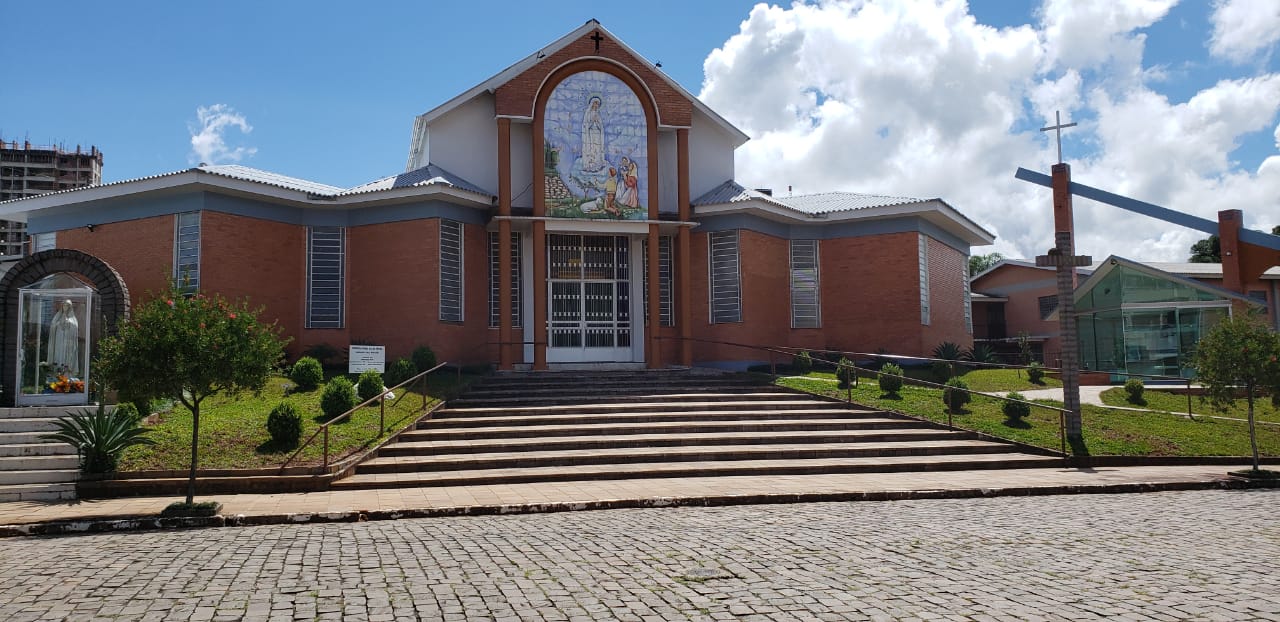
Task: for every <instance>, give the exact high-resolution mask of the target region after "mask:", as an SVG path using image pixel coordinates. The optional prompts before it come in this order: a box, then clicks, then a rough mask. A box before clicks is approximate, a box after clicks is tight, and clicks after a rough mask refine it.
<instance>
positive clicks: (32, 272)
mask: <svg viewBox="0 0 1280 622" xmlns="http://www.w3.org/2000/svg"><path fill="white" fill-rule="evenodd" d="M57 274H70V275H74V276H77V277H79V279H80V280H82V281H84V282H85V283H87V284H89V285H90V286H92V287H93V289H94V290H95V291H96V293H97V297H98V300H99V302H98V304H97V310H96V312H95V315H97V316H98V318H100V319H101V327H102V328H101V332H100V334H99V335H98V337H101V336H103V335H114V334H116V329H117V327H118V326H119V323H120V322H121V321H122V320H125V319H128V317H129V289H128V287H127V286H126V285H125V282H124V279H122V278H121V277H120V273H119V272H116V270H115V268H112V267H111V265H110V264H108V263H107V262H105V261H103V260H101V259H99V258H97V257H94V256H93V255H90V254H88V253H84V252H81V251H77V250H72V249H64V248H59V249H53V250H47V251H42V252H39V253H35V254H33V255H30V256H28V257H26V258H24V259H22V260H21V261H19V262H18V263H17V264H15V265H14V266H13V267H12V268H10V269H9V271H8V272H7V273H5V275H4V278H0V297H3V302H2V303H0V329H2V330H3V339H2V340H0V386H3V391H0V405H4V406H13V405H14V403H15V400H16V396H17V390H18V388H19V387H17V386H16V383H17V373H18V369H17V360H18V348H19V345H20V341H21V331H20V327H19V311H18V309H19V305H18V300H19V293H20V291H21V290H22V289H23V288H25V287H28V286H30V285H33V284H35V283H37V282H38V281H40V280H42V279H45V278H46V277H49V276H52V275H57ZM97 346H98V344H97V338H94V339H93V340H92V341H91V342H90V344H89V348H90V357H89V358H90V359H91V360H92V358H93V357H95V356H96V355H97Z"/></svg>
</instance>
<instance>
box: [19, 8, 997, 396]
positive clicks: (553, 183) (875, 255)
mask: <svg viewBox="0 0 1280 622" xmlns="http://www.w3.org/2000/svg"><path fill="white" fill-rule="evenodd" d="M412 136H413V137H412V145H411V148H410V152H409V155H408V163H407V166H406V167H405V171H404V172H402V173H398V174H394V175H390V176H388V177H385V178H382V179H378V180H375V181H371V182H369V183H366V184H363V185H360V186H356V187H353V188H340V187H335V186H330V185H326V184H323V183H316V182H311V181H306V180H302V179H296V178H291V177H286V176H282V175H278V174H274V173H270V172H266V171H262V170H257V169H253V168H248V167H245V166H237V165H211V166H205V165H202V166H198V167H195V168H190V169H186V170H180V171H176V172H172V173H165V174H160V175H155V176H151V177H144V178H140V179H132V180H128V181H121V182H114V183H109V184H103V185H96V186H91V187H87V188H79V189H74V190H66V191H59V192H53V193H50V194H45V195H41V196H36V197H29V198H24V199H19V200H14V201H7V202H4V203H0V218H3V219H15V220H25V221H26V222H27V226H28V230H29V232H30V233H31V234H32V251H33V254H32V255H31V256H30V257H28V258H27V259H25V260H23V262H20V263H19V265H18V266H15V268H14V270H15V271H16V273H15V272H13V271H11V274H10V275H9V277H7V278H6V281H5V282H6V283H9V285H10V286H26V285H31V284H32V283H34V282H35V278H36V277H37V276H40V277H41V278H47V274H45V273H47V272H50V271H52V270H53V268H51V267H50V266H60V267H58V268H57V269H58V270H61V271H65V272H69V273H83V272H86V271H90V270H110V271H111V272H112V273H113V274H115V275H118V279H119V281H121V283H122V286H123V289H124V290H125V291H126V293H125V294H123V295H124V296H125V297H126V298H127V299H129V300H130V301H131V302H132V303H133V304H137V303H138V302H139V301H141V300H144V299H146V298H147V297H148V293H149V292H152V293H154V292H159V291H162V290H164V289H165V288H166V287H168V285H169V284H170V283H176V284H177V285H178V286H179V287H181V288H185V289H188V290H190V291H197V290H198V291H206V292H218V293H220V294H222V295H224V296H226V297H229V298H248V299H249V301H250V304H251V305H253V306H258V305H262V306H264V312H263V315H262V317H263V319H265V320H266V321H276V322H278V323H279V324H280V325H281V326H282V327H283V329H284V333H285V334H286V335H288V336H291V337H292V338H293V343H292V344H291V345H290V354H291V355H293V356H296V355H297V354H298V353H299V352H301V351H302V350H305V349H306V348H307V347H309V346H312V345H316V344H322V343H324V344H330V345H332V346H334V347H337V348H339V349H342V348H343V347H344V346H346V345H347V344H350V343H365V344H378V345H384V346H386V348H387V357H388V360H391V359H394V358H397V357H401V356H407V355H408V354H409V353H410V351H412V350H413V349H414V348H415V347H417V346H419V345H429V346H430V347H431V348H432V349H434V350H435V352H436V353H437V355H438V357H439V359H440V360H442V361H451V362H461V363H466V364H472V363H492V364H494V365H495V366H497V367H498V368H499V369H535V370H538V369H549V368H550V369H554V368H556V367H563V366H565V365H566V364H603V363H609V364H619V366H620V367H627V366H633V367H635V368H642V367H648V368H658V367H665V366H670V365H695V364H698V365H718V366H723V367H734V366H738V367H740V366H744V365H746V364H748V363H749V362H756V361H761V360H767V355H765V354H764V353H762V352H761V351H758V350H752V349H747V348H743V347H740V346H737V345H733V344H748V345H754V346H774V347H776V346H787V347H796V348H812V349H825V348H829V349H840V350H848V351H860V352H876V351H878V350H884V351H889V352H893V353H901V354H925V353H928V352H930V351H931V350H932V349H933V348H934V347H935V346H936V345H937V344H939V343H941V342H944V341H952V342H956V343H959V344H961V345H962V346H969V345H971V344H972V342H973V328H972V318H971V316H970V304H969V290H968V284H969V280H968V278H967V277H968V274H967V265H968V262H967V260H968V256H969V254H970V248H971V247H972V246H975V245H978V246H980V245H987V244H990V243H992V242H993V239H994V238H993V236H992V234H991V233H989V232H988V231H986V230H984V229H983V228H982V227H980V226H979V225H977V224H975V223H974V222H973V221H971V220H969V219H968V218H966V217H965V216H964V215H963V214H962V213H961V212H960V211H958V210H957V209H955V208H954V207H952V206H951V205H948V204H947V203H946V202H945V201H943V200H942V199H938V198H930V199H914V198H905V197H891V196H877V195H868V194H855V193H850V192H824V193H819V194H804V195H796V196H791V195H790V194H789V193H780V192H770V191H769V190H763V189H750V188H745V187H743V186H742V185H741V184H739V183H738V182H737V181H735V179H734V151H735V149H736V148H737V147H739V146H741V145H742V144H743V143H745V142H746V141H747V140H748V137H747V136H746V135H744V134H743V133H742V132H741V131H740V130H738V129H737V128H735V127H734V126H733V125H732V124H731V123H729V122H728V121H726V120H725V119H724V118H723V117H721V116H720V115H718V114H716V112H715V111H714V110H711V109H710V108H708V107H707V106H706V105H705V104H703V103H702V102H701V101H699V100H698V99H697V98H696V97H694V96H693V95H692V94H691V93H689V92H688V91H686V90H685V89H684V88H682V87H681V86H680V85H679V84H677V83H676V82H675V81H673V80H672V79H671V78H669V77H668V76H666V75H665V74H663V73H662V71H661V70H660V69H659V68H657V67H656V66H655V65H653V64H652V63H650V62H649V61H647V60H645V58H644V57H643V56H641V55H640V54H637V53H636V52H635V51H633V50H632V49H631V48H629V47H627V45H625V44H624V43H622V42H621V41H619V40H618V39H617V38H616V37H615V36H614V35H613V34H612V33H610V32H609V31H608V30H606V29H605V28H604V27H602V26H601V25H600V24H599V23H598V22H596V21H594V20H593V21H589V22H587V23H586V24H584V25H583V26H581V27H579V28H577V29H576V30H574V31H573V32H570V33H569V34H567V35H565V36H564V37H561V38H560V39H558V40H556V41H555V42H553V43H551V44H549V45H548V46H546V47H545V48H542V49H541V50H540V51H538V52H536V53H535V54H532V55H530V56H528V57H526V58H524V59H521V60H519V61H518V62H516V63H515V64H513V65H511V66H510V67H508V68H507V69H505V70H503V71H502V72H500V73H498V74H497V75H495V76H493V77H491V78H489V79H487V80H485V81H483V82H481V83H480V84H478V85H476V86H475V87H474V88H472V89H470V90H468V91H466V92H464V93H462V94H460V95H458V96H456V97H454V98H452V99H450V100H448V101H446V102H445V103H443V104H441V105H439V106H438V107H436V108H434V109H432V110H430V111H428V112H426V113H425V114H422V115H421V116H419V117H417V119H416V120H415V122H414V126H413V135H412ZM851 148H852V147H851ZM960 174H961V172H960V171H957V175H960ZM784 194H786V195H785V196H784ZM50 258H58V261H57V262H53V261H51V259H50ZM85 262H88V263H85ZM89 264H92V265H91V266H90V265H89ZM77 266H84V267H77ZM15 274H16V276H15ZM22 275H26V276H22ZM79 280H80V282H83V283H85V284H86V286H88V287H90V288H92V287H94V285H93V284H94V283H97V282H100V281H95V279H94V278H88V277H85V276H83V275H82V276H81V277H80V279H79ZM46 298H47V300H46V302H44V303H42V304H46V305H54V306H57V305H63V303H64V302H65V301H63V300H60V299H58V298H57V297H56V296H55V297H46ZM6 300H8V298H6ZM32 300H35V299H34V298H33V299H32ZM84 300H86V301H88V300H92V298H85V299H84ZM73 302H74V303H75V304H74V306H75V309H74V312H75V313H78V314H81V317H80V322H79V326H83V327H89V326H93V325H95V321H94V318H93V317H89V315H87V314H90V313H91V310H90V309H89V308H88V305H85V304H81V301H80V299H76V301H73ZM104 306H106V303H102V304H99V305H98V307H104ZM117 306H119V304H117ZM50 309H53V306H50ZM59 310H61V307H59ZM95 310H96V309H95ZM46 311H48V310H46ZM45 315H48V316H51V315H52V313H45ZM4 322H5V327H4V329H5V330H6V331H7V332H8V333H15V332H16V330H15V329H16V325H15V322H16V315H15V314H14V313H9V314H8V315H7V316H6V319H5V320H4ZM5 341H6V345H5V347H6V349H10V348H16V337H15V338H14V339H9V338H6V340H5ZM13 358H14V357H13V356H12V355H11V354H10V353H9V352H7V351H6V353H5V360H6V363H5V365H4V369H3V370H0V371H3V373H4V374H6V375H5V382H4V384H5V385H9V384H10V382H9V379H10V378H12V377H14V376H13V374H16V373H18V369H19V368H21V367H22V366H21V365H17V364H16V363H15V362H14V361H13V360H12V359H13ZM21 384H22V383H21V382H19V385H21Z"/></svg>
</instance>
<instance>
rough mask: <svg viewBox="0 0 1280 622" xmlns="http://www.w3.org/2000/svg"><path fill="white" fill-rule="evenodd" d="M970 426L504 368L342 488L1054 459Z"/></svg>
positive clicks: (693, 387) (679, 385)
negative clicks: (958, 429)
mask: <svg viewBox="0 0 1280 622" xmlns="http://www.w3.org/2000/svg"><path fill="white" fill-rule="evenodd" d="M1060 464H1061V459H1060V458H1055V457H1052V456H1048V455H1033V454H1027V453H1021V452H1020V451H1019V450H1018V449H1017V448H1016V447H1015V446H1013V445H1010V444H1007V443H998V442H991V441H986V440H981V439H978V438H977V437H976V436H975V435H973V434H971V433H967V432H956V431H951V430H947V429H945V428H943V427H940V426H937V425H934V424H931V423H928V422H923V421H917V420H915V419H911V418H907V417H902V416H900V415H895V414H892V413H886V412H883V411H877V410H868V409H864V408H861V407H858V406H856V405H855V406H853V407H850V406H849V405H848V404H845V403H843V402H838V401H833V400H827V399H823V398H818V397H814V396H812V395H809V394H806V393H801V392H796V391H791V390H788V389H784V388H779V387H774V386H770V385H763V386H762V385H758V384H756V383H755V382H754V381H753V380H752V379H750V378H748V377H744V376H740V375H731V374H717V373H699V372H691V371H666V370H664V371H632V372H541V373H528V372H524V373H520V372H513V373H505V374H499V375H497V376H494V377H492V378H489V379H486V380H485V381H484V382H483V383H481V384H480V385H477V386H474V387H473V388H472V389H471V390H470V391H468V392H467V393H466V394H465V395H463V396H462V397H460V398H458V399H455V400H453V401H451V402H450V403H449V405H448V408H446V409H444V410H441V411H439V412H437V413H436V414H435V416H434V417H433V418H432V419H430V420H428V421H424V422H422V423H420V424H419V425H418V426H417V429H415V430H411V431H409V432H406V433H404V434H402V435H401V436H400V437H399V438H398V439H397V440H396V442H394V443H392V444H389V445H387V446H385V447H383V448H382V449H381V450H380V451H379V452H378V455H377V456H376V457H375V458H372V459H370V460H367V461H365V462H364V463H362V464H360V465H359V466H358V467H357V468H356V470H355V473H354V474H353V475H352V476H350V477H347V478H344V479H342V480H339V481H336V482H334V483H333V484H332V487H333V488H334V489H359V488H393V487H419V486H460V485H494V484H510V483H521V482H556V481H572V480H599V479H639V478H660V477H705V476H717V475H755V474H769V475H783V474H819V473H855V472H889V471H933V470H967V469H991V468H1025V467H1041V466H1057V465H1060Z"/></svg>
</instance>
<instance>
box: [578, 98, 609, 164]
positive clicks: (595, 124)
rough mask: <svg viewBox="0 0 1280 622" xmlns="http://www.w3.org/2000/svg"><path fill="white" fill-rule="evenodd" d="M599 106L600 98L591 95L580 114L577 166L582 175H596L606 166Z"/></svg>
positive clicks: (602, 124) (602, 123) (602, 125)
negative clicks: (585, 107) (579, 151)
mask: <svg viewBox="0 0 1280 622" xmlns="http://www.w3.org/2000/svg"><path fill="white" fill-rule="evenodd" d="M600 106H601V101H600V97H599V96H598V95H592V96H591V99H589V100H587V109H586V110H585V111H583V113H582V160H581V161H580V162H579V165H580V166H581V170H582V172H584V173H597V172H600V171H603V170H604V168H605V167H606V166H608V162H605V159H604V122H603V121H602V120H601V119H600Z"/></svg>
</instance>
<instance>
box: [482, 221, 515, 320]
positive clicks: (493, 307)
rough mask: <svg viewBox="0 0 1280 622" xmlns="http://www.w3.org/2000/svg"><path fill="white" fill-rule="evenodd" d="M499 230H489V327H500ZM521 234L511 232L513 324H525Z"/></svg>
mask: <svg viewBox="0 0 1280 622" xmlns="http://www.w3.org/2000/svg"><path fill="white" fill-rule="evenodd" d="M499 250H500V249H499V248H498V232H497V231H490V232H489V327H490V328H497V327H498V317H499V313H498V284H499V283H500V282H501V281H500V280H499V276H500V273H499V272H498V265H499V263H498V261H499V257H500V255H499ZM520 268H521V256H520V234H519V233H512V234H511V325H512V326H517V327H518V326H523V324H521V323H520Z"/></svg>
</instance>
